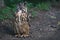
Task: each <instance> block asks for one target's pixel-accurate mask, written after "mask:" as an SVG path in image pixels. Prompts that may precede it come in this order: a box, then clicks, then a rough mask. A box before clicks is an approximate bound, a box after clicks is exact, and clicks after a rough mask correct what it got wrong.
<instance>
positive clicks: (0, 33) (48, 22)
mask: <svg viewBox="0 0 60 40" xmlns="http://www.w3.org/2000/svg"><path fill="white" fill-rule="evenodd" d="M59 9H60V8H56V7H53V8H51V9H50V10H49V11H40V10H39V11H38V10H36V12H37V14H36V16H35V17H33V18H32V19H31V20H30V25H31V26H30V36H29V37H26V38H17V37H14V35H13V34H14V32H13V31H12V30H13V29H12V27H11V25H9V24H8V23H3V22H0V40H60V27H59V25H58V21H60V19H59V18H60V10H59ZM7 22H10V21H7ZM10 23H11V22H10ZM6 24H7V25H6Z"/></svg>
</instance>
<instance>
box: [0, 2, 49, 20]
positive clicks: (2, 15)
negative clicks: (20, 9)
mask: <svg viewBox="0 0 60 40" xmlns="http://www.w3.org/2000/svg"><path fill="white" fill-rule="evenodd" d="M12 6H13V7H9V6H7V7H6V8H4V9H2V10H1V8H0V20H4V19H8V18H12V17H13V14H14V13H13V12H15V11H16V4H15V5H12ZM27 8H28V11H29V10H30V9H32V8H37V9H39V10H49V8H50V4H48V3H44V2H42V3H39V4H36V5H35V6H34V4H32V3H27ZM12 11H13V12H12ZM36 14H37V13H36V11H34V10H33V11H32V16H33V17H35V16H36Z"/></svg>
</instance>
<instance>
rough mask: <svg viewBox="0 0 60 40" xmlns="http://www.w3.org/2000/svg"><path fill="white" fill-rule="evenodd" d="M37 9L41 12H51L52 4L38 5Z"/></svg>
mask: <svg viewBox="0 0 60 40" xmlns="http://www.w3.org/2000/svg"><path fill="white" fill-rule="evenodd" d="M36 8H37V9H39V10H49V9H50V4H49V3H44V2H42V3H39V4H37V5H36Z"/></svg>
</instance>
